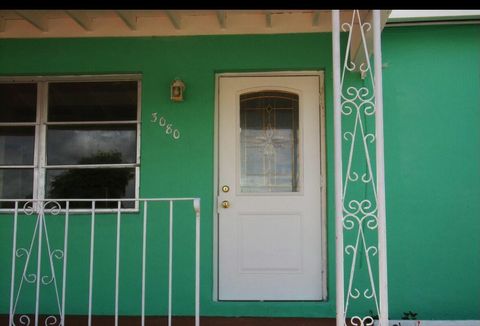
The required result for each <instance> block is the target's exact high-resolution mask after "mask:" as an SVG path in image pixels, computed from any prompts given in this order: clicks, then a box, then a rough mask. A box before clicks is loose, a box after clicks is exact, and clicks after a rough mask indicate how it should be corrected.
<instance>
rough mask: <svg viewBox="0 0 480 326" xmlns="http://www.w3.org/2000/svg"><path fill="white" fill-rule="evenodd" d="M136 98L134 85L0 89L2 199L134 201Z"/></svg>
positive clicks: (53, 83) (7, 84)
mask: <svg viewBox="0 0 480 326" xmlns="http://www.w3.org/2000/svg"><path fill="white" fill-rule="evenodd" d="M139 90H140V80H139V78H137V77H135V78H134V77H129V78H125V77H124V78H123V79H122V78H121V77H118V76H117V77H115V78H114V77H110V78H99V77H96V78H92V77H77V78H50V79H47V78H38V79H37V80H35V79H33V80H30V81H27V80H25V79H23V80H13V81H0V198H2V199H94V198H98V199H105V198H107V199H110V198H111V199H118V198H137V197H138V182H139V180H138V179H139V165H140V156H139V127H140V105H139V103H140V99H139V93H140V92H139ZM0 205H1V207H0V208H10V207H11V206H12V204H7V203H1V204H0ZM90 205H91V204H90V203H86V202H83V203H82V202H75V201H73V202H71V203H70V207H71V208H89V207H90ZM96 207H97V208H116V207H117V203H116V202H113V201H112V202H110V201H102V202H98V203H97V204H96ZM134 207H135V203H134V202H133V201H132V202H123V203H122V208H134Z"/></svg>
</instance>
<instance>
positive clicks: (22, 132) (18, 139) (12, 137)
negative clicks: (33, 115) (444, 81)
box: [0, 126, 35, 165]
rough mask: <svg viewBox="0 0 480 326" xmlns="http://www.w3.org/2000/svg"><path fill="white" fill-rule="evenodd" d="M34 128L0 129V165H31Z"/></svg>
mask: <svg viewBox="0 0 480 326" xmlns="http://www.w3.org/2000/svg"><path fill="white" fill-rule="evenodd" d="M34 146H35V127H17V126H15V127H0V164H1V165H32V164H33V148H34Z"/></svg>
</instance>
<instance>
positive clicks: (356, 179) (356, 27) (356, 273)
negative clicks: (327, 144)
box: [332, 10, 388, 326]
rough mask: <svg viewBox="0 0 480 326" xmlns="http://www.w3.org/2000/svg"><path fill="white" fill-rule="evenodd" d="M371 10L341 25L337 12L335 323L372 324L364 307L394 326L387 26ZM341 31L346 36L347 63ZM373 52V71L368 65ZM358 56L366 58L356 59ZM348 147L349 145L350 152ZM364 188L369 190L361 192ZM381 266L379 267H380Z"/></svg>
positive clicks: (334, 14)
mask: <svg viewBox="0 0 480 326" xmlns="http://www.w3.org/2000/svg"><path fill="white" fill-rule="evenodd" d="M371 13H372V15H371V20H370V21H366V22H365V21H362V20H363V19H365V17H362V15H361V14H360V11H358V10H354V11H352V17H351V20H349V21H348V22H345V23H343V24H342V25H341V26H340V13H339V11H338V10H332V56H333V58H332V61H333V91H334V94H333V95H334V145H335V148H334V153H335V157H334V163H335V238H336V242H335V245H336V309H337V311H336V316H337V326H344V325H345V324H346V318H347V316H351V318H352V323H353V324H355V325H373V318H372V317H373V316H369V314H368V311H364V312H362V310H365V307H374V308H373V309H372V311H373V314H374V315H377V314H378V319H379V322H380V323H379V324H380V325H381V326H388V282H387V244H386V222H385V215H386V214H385V165H384V141H383V92H382V55H381V37H380V36H381V30H382V26H381V13H380V11H379V10H373V11H372V12H371ZM367 17H368V15H367ZM372 27H373V28H372ZM340 29H342V30H343V31H344V32H347V33H348V39H347V44H346V50H345V54H344V57H343V58H342V55H341V51H340ZM372 32H373V51H369V49H368V48H369V47H372V44H371V43H372V41H371V40H372V38H371V37H370V35H368V33H372ZM372 52H373V56H374V67H373V68H374V69H372V67H371V65H370V60H369V58H370V55H369V54H370V53H372ZM352 53H355V54H358V53H360V58H361V57H362V56H363V58H367V59H366V60H365V59H363V60H361V61H358V60H357V61H354V60H353V58H352ZM355 57H356V58H358V56H357V55H355ZM342 63H343V64H342ZM352 74H358V76H360V74H361V75H362V79H363V80H360V79H359V78H358V76H357V78H355V77H354V78H346V76H349V75H350V76H351V75H352ZM354 76H355V75H354ZM342 119H344V120H345V121H344V122H345V126H344V128H345V130H343V129H342ZM371 119H375V131H369V130H368V129H369V128H368V125H370V126H371V125H372V124H367V121H371ZM374 142H375V145H374V147H373V145H371V144H373V143H374ZM342 146H347V148H348V151H346V154H345V155H343V152H342ZM373 153H375V154H374V155H375V163H376V164H375V168H374V167H373V165H372V162H373V157H371V156H372V154H373ZM360 162H365V164H364V165H363V164H361V163H360ZM344 164H345V165H344ZM343 166H345V167H346V169H345V171H344V170H343ZM362 167H363V168H362ZM359 186H360V187H362V189H365V191H364V192H362V193H360V192H358V189H359V188H358V187H359ZM367 189H368V192H367ZM373 239H375V240H373ZM360 260H362V261H360ZM361 262H364V263H363V264H359V263H361ZM377 262H378V269H376V268H375V267H374V266H376V265H377V264H376V263H377ZM362 265H363V267H361V266H362ZM359 266H360V267H359ZM345 275H348V278H345ZM360 275H363V281H362V280H361V279H362V278H361V277H360ZM345 280H347V284H345ZM360 301H362V302H360ZM359 303H360V304H359Z"/></svg>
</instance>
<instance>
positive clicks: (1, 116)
mask: <svg viewBox="0 0 480 326" xmlns="http://www.w3.org/2000/svg"><path fill="white" fill-rule="evenodd" d="M36 107H37V84H0V122H35V120H36Z"/></svg>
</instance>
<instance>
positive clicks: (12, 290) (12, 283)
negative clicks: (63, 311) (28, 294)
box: [8, 201, 18, 326]
mask: <svg viewBox="0 0 480 326" xmlns="http://www.w3.org/2000/svg"><path fill="white" fill-rule="evenodd" d="M17 219H18V201H15V215H14V216H13V243H12V248H13V249H12V278H11V283H10V312H9V314H8V326H12V325H14V324H13V314H14V311H13V309H14V308H13V294H14V290H15V261H16V259H15V257H16V251H17Z"/></svg>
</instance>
